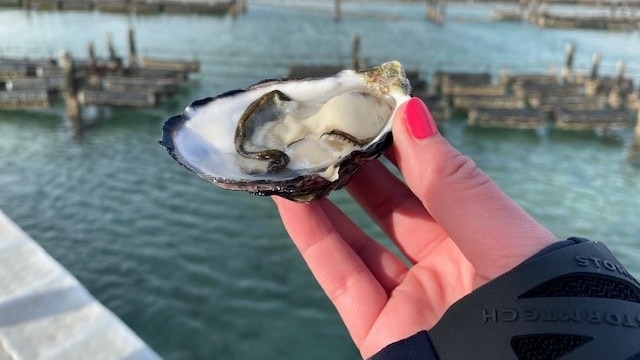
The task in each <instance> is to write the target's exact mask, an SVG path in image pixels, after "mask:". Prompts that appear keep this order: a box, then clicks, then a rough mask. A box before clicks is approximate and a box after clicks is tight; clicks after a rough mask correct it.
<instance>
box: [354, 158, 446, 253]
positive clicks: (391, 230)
mask: <svg viewBox="0 0 640 360" xmlns="http://www.w3.org/2000/svg"><path fill="white" fill-rule="evenodd" d="M347 191H349V193H350V194H351V196H352V197H353V198H354V199H355V200H356V201H357V202H358V203H359V204H360V206H361V207H362V208H363V209H364V210H365V211H366V212H367V214H368V215H369V217H371V219H373V220H374V221H375V222H376V224H378V226H379V227H380V228H381V229H382V230H383V231H384V232H385V233H386V234H387V235H388V236H389V238H390V239H391V240H392V241H393V242H394V244H395V245H396V246H397V247H398V248H399V249H400V250H401V251H402V253H403V254H404V255H405V257H406V258H407V259H408V260H409V261H411V262H412V263H416V262H417V260H418V259H420V258H421V257H422V255H423V254H425V253H428V252H430V251H431V249H432V248H433V246H436V245H437V241H431V240H428V239H442V238H443V237H445V236H446V233H445V231H444V229H443V228H442V226H440V224H438V223H437V222H435V220H433V218H432V217H431V215H430V214H429V213H428V212H427V210H426V209H425V208H424V206H423V205H422V202H420V200H419V199H418V198H417V197H416V196H415V195H414V194H413V192H411V190H410V189H409V188H408V187H407V186H406V185H405V184H404V183H403V182H402V181H401V180H400V179H398V178H397V177H396V176H395V175H394V174H392V173H391V172H390V171H389V170H388V169H387V168H386V167H385V166H384V165H382V163H380V162H379V161H369V162H367V163H366V164H365V165H363V166H362V168H360V170H358V172H357V173H356V174H355V175H354V177H353V178H352V179H351V181H350V183H349V185H347ZM372 194H375V195H374V196H372ZM416 234H419V237H420V239H421V240H423V241H416Z"/></svg>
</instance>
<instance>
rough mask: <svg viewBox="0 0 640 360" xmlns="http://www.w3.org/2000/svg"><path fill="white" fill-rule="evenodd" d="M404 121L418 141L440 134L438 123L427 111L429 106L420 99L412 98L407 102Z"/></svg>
mask: <svg viewBox="0 0 640 360" xmlns="http://www.w3.org/2000/svg"><path fill="white" fill-rule="evenodd" d="M404 121H405V123H406V124H407V127H408V128H409V133H411V136H412V137H413V138H414V139H416V140H420V139H426V138H428V137H429V136H433V135H435V134H436V133H437V132H438V127H437V126H436V122H435V121H433V117H432V116H431V113H430V112H429V109H427V106H426V105H425V104H424V103H423V102H422V100H420V99H418V98H415V97H414V98H411V99H410V100H409V102H407V107H406V108H405V111H404Z"/></svg>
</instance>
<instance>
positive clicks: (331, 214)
mask: <svg viewBox="0 0 640 360" xmlns="http://www.w3.org/2000/svg"><path fill="white" fill-rule="evenodd" d="M274 201H275V203H276V205H277V207H278V210H279V212H280V216H281V218H282V221H283V223H284V225H285V227H286V229H287V231H288V233H289V235H290V236H291V238H292V239H293V241H294V243H295V245H296V246H297V247H298V249H299V251H300V253H301V254H302V257H303V258H304V260H305V261H306V263H307V265H308V266H309V268H310V269H311V272H312V273H313V275H314V276H315V278H316V279H317V280H318V283H319V284H320V286H321V287H322V289H323V290H324V291H325V293H326V294H327V296H328V297H329V299H330V300H331V301H332V303H333V304H334V305H335V307H336V309H337V310H338V312H339V313H340V316H341V317H342V319H343V320H344V322H345V325H346V326H347V328H348V329H349V332H350V334H351V336H352V338H353V339H354V341H355V342H356V343H360V342H362V341H363V340H364V338H365V337H366V335H367V334H368V331H369V330H370V329H371V327H372V325H373V323H374V322H375V320H376V318H377V317H378V315H379V314H380V312H381V311H382V309H383V308H384V306H385V304H386V302H387V300H388V296H387V291H386V290H385V286H383V284H382V283H384V284H385V285H386V286H390V284H391V283H392V282H396V281H399V280H398V277H400V276H401V274H402V272H404V271H406V268H404V267H403V265H402V264H401V263H399V259H397V258H395V257H393V256H392V255H391V254H390V253H389V252H388V251H387V250H386V249H384V248H382V247H375V246H372V247H370V245H372V244H375V243H374V242H373V241H372V240H370V239H368V238H367V237H366V235H364V233H362V231H360V230H359V229H358V228H357V227H356V226H355V225H353V223H350V221H348V219H347V218H346V217H345V216H344V215H343V214H342V213H341V212H336V211H339V210H338V209H337V208H335V207H334V206H333V205H330V202H329V201H328V200H321V201H317V202H314V203H312V204H298V203H294V202H291V201H287V200H284V199H281V198H275V197H274ZM334 221H335V222H336V223H334ZM349 223H350V224H349ZM339 229H340V230H339ZM343 234H345V235H350V236H348V238H349V239H350V242H347V241H345V238H343V236H342V235H343ZM352 246H353V247H352ZM361 256H362V257H361ZM394 258H395V259H394ZM368 265H369V266H371V268H373V269H374V271H375V273H376V274H377V275H378V276H380V278H382V283H381V281H380V280H378V278H376V275H374V272H372V271H371V270H370V268H369V266H368ZM381 274H382V276H381ZM394 277H395V279H394Z"/></svg>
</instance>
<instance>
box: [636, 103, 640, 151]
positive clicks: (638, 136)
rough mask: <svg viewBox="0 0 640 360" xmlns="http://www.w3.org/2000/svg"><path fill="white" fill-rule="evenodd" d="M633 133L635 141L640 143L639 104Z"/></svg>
mask: <svg viewBox="0 0 640 360" xmlns="http://www.w3.org/2000/svg"><path fill="white" fill-rule="evenodd" d="M635 135H636V142H637V143H638V144H640V105H638V116H637V117H636V128H635Z"/></svg>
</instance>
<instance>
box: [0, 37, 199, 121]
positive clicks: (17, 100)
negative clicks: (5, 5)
mask: <svg viewBox="0 0 640 360" xmlns="http://www.w3.org/2000/svg"><path fill="white" fill-rule="evenodd" d="M127 37H128V41H129V56H128V61H125V60H123V58H122V57H121V56H119V55H118V54H117V52H116V50H115V47H114V46H113V40H112V38H111V35H108V36H107V45H108V48H109V56H108V57H107V58H105V59H100V58H97V57H96V56H95V52H94V46H93V43H89V44H88V45H87V52H88V56H87V58H86V59H77V58H73V57H72V56H71V54H69V53H68V52H63V53H62V54H61V56H60V58H59V59H55V58H47V59H28V58H25V59H20V58H0V110H14V109H28V108H44V107H49V106H51V105H52V104H53V103H54V102H55V100H56V99H57V98H58V97H60V96H62V97H63V99H64V103H65V105H66V109H67V116H68V117H69V118H70V119H72V120H74V121H75V120H77V119H79V118H80V116H81V113H82V112H81V108H82V107H84V106H112V107H137V108H149V107H154V106H155V105H156V104H157V103H158V101H159V100H160V99H162V98H163V97H165V96H169V95H172V94H174V93H176V92H177V91H178V90H179V88H180V86H182V85H183V84H184V83H185V82H186V80H187V79H188V76H189V73H192V72H197V71H199V70H200V63H199V62H198V61H197V60H169V59H154V58H149V57H139V56H138V54H137V49H136V43H135V38H134V33H133V30H129V31H128V34H127Z"/></svg>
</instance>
